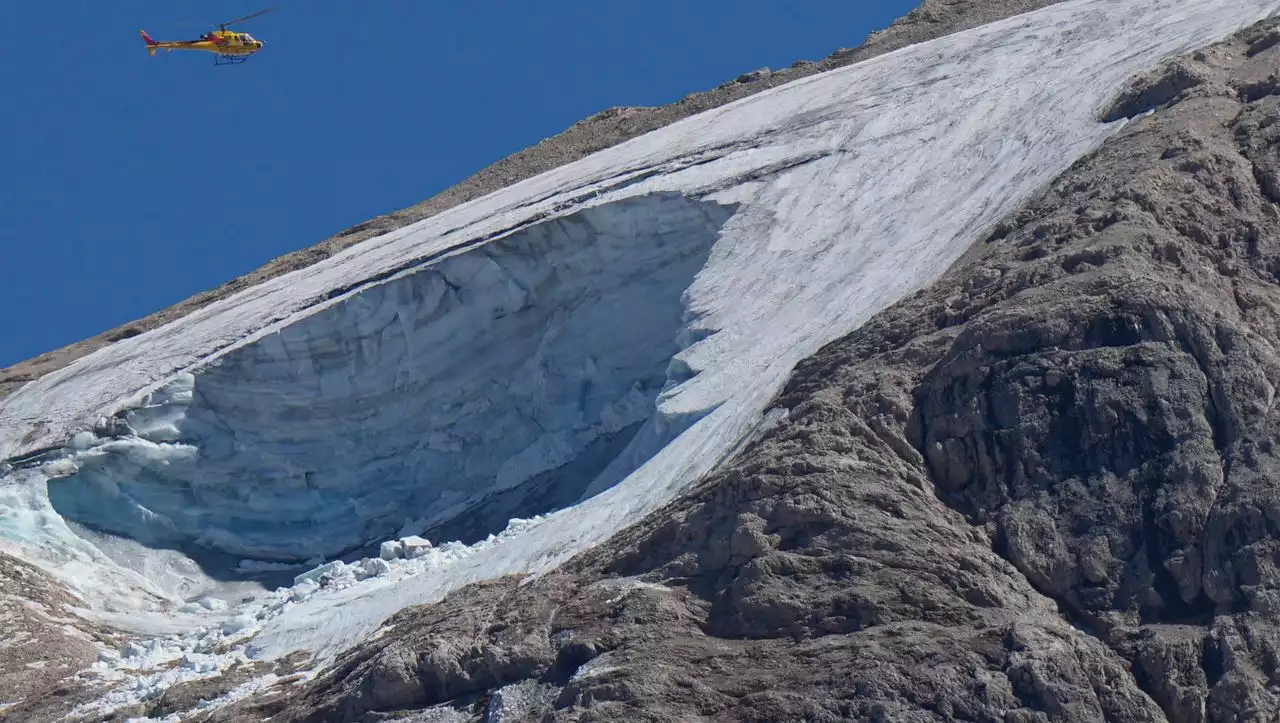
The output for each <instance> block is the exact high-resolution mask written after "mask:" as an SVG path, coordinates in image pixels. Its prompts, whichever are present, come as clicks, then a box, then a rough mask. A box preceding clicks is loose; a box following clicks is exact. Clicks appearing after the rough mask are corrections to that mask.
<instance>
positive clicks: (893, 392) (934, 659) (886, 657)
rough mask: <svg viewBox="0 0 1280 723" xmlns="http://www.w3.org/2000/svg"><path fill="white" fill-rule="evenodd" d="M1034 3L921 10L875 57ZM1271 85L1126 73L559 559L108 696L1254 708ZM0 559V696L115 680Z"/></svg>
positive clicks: (1271, 276) (317, 707) (866, 707)
mask: <svg viewBox="0 0 1280 723" xmlns="http://www.w3.org/2000/svg"><path fill="white" fill-rule="evenodd" d="M1043 4H1048V3H1005V4H1002V3H982V2H976V1H975V2H951V3H931V2H927V3H926V4H925V5H924V6H923V7H922V8H921V9H920V10H918V11H916V12H915V13H913V14H912V15H911V16H908V18H906V19H904V21H900V23H899V24H897V25H895V28H897V30H896V31H891V32H890V33H886V34H885V35H884V36H877V37H873V38H872V40H871V46H872V47H873V48H874V47H876V46H875V43H877V42H880V43H884V45H881V46H879V47H881V48H885V49H887V48H888V47H889V46H890V45H892V43H893V42H910V41H911V39H912V38H916V37H926V36H927V34H928V33H929V32H932V30H928V28H933V29H940V28H960V27H967V26H972V25H977V24H980V23H981V22H985V21H986V20H988V19H993V18H994V17H996V16H997V15H999V14H1000V13H1006V12H1014V11H1020V10H1023V9H1028V8H1029V7H1030V6H1032V5H1043ZM913 32H921V33H924V35H912V33H913ZM940 32H941V30H940ZM895 38H896V40H895ZM867 52H871V51H867ZM837 55H840V54H837ZM854 55H855V54H846V55H844V56H843V58H850V57H853V56H854ZM843 58H840V59H843ZM840 59H837V60H840ZM796 72H809V70H808V69H806V68H800V69H798V70H797V71H796ZM771 78H773V76H769V77H756V78H755V79H754V80H748V81H747V82H744V83H740V84H733V85H731V86H727V87H726V88H721V89H718V90H717V91H716V92H720V93H723V94H732V93H738V92H745V91H749V90H750V89H751V84H752V83H774V82H778V81H777V79H771ZM738 86H746V87H745V88H740V87H738ZM1278 86H1280V27H1277V26H1276V25H1275V24H1263V25H1261V26H1258V27H1254V28H1251V29H1249V30H1248V31H1246V32H1243V33H1241V34H1240V35H1238V36H1237V37H1235V38H1233V39H1232V40H1231V41H1229V42H1227V43H1223V44H1220V45H1217V46H1214V47H1212V48H1207V49H1205V50H1203V51H1200V52H1198V53H1196V54H1193V55H1191V56H1187V57H1185V58H1181V59H1179V60H1178V61H1177V62H1175V63H1171V64H1169V65H1168V66H1167V67H1165V68H1162V69H1161V70H1160V71H1158V72H1156V73H1154V74H1152V75H1151V76H1149V77H1144V78H1141V79H1138V80H1137V81H1135V83H1134V85H1133V87H1132V88H1130V89H1129V90H1128V91H1126V92H1125V93H1123V94H1122V95H1121V97H1120V98H1119V99H1118V100H1117V101H1116V102H1115V103H1114V104H1113V105H1112V106H1111V107H1110V108H1107V109H1105V110H1104V111H1103V113H1102V115H1103V116H1105V117H1108V118H1133V119H1134V120H1133V122H1132V123H1131V124H1130V125H1129V126H1128V127H1127V128H1126V129H1125V130H1124V131H1122V132H1121V133H1120V134H1119V135H1118V136H1116V137H1114V138H1113V139H1112V140H1111V141H1109V142H1108V143H1107V144H1106V145H1105V146H1104V147H1103V148H1102V149H1100V150H1099V151H1098V152H1096V153H1093V154H1091V155H1090V156H1089V157H1087V158H1085V159H1083V160H1082V161H1080V162H1079V163H1077V164H1076V165H1075V166H1074V167H1073V168H1072V169H1071V170H1070V171H1069V172H1068V173H1066V174H1065V175H1064V176H1062V177H1061V178H1059V179H1057V180H1056V181H1055V182H1054V183H1053V184H1052V185H1051V186H1050V187H1049V188H1048V189H1046V190H1045V191H1044V192H1043V193H1041V194H1039V195H1038V196H1037V197H1036V198H1034V199H1033V200H1032V201H1031V202H1029V203H1028V204H1026V206H1025V207H1024V208H1023V209H1021V210H1020V211H1019V212H1018V213H1016V214H1014V215H1012V216H1010V217H1009V218H1007V219H1005V220H1004V221H1003V222H1002V223H1000V224H999V225H998V226H997V227H996V228H995V229H994V230H993V232H992V233H991V234H990V236H989V237H988V238H987V239H986V240H985V241H984V242H983V243H981V244H979V245H978V246H976V247H975V248H973V249H972V250H971V252H970V253H969V255H968V256H967V257H966V258H965V259H964V260H963V261H962V262H961V263H959V264H957V265H956V266H955V267H954V268H953V269H952V271H951V272H950V273H949V274H948V275H947V277H946V278H944V279H942V280H941V281H940V282H939V283H937V284H935V285H933V286H932V287H931V288H930V289H928V290H926V291H923V292H921V293H919V294H916V295H914V296H913V297H911V298H909V299H907V300H905V301H903V302H901V303H899V304H897V305H895V306H894V307H893V308H890V309H888V310H886V311H884V312H883V313H881V314H879V315H877V316H876V317H875V318H874V319H873V320H872V321H871V322H870V323H868V324H866V325H865V326H863V327H862V328H860V329H859V330H858V331H857V332H855V333H853V334H851V335H849V336H848V337H846V338H844V339H841V340H839V341H837V342H835V343H832V344H830V345H828V346H827V347H825V348H824V349H823V350H822V351H821V352H820V353H818V354H817V355H815V356H814V357H812V358H810V359H808V360H806V361H805V362H804V363H802V364H801V365H800V366H799V367H798V368H797V369H796V370H795V372H794V374H793V376H792V379H791V381H790V383H789V384H788V385H787V387H786V389H785V390H784V391H783V392H782V393H781V394H780V395H779V396H778V398H777V399H776V400H775V401H774V403H773V409H772V411H771V414H770V415H769V416H770V418H771V419H777V420H780V421H779V422H778V423H777V424H776V425H775V426H774V427H773V428H772V429H770V430H769V431H767V432H765V433H764V434H763V436H761V437H760V438H758V439H756V440H755V441H753V442H751V443H750V444H749V445H747V446H746V447H745V448H744V449H742V450H741V451H740V452H739V453H738V454H737V455H736V457H735V458H734V459H733V460H732V461H731V462H730V463H729V464H727V465H725V466H724V467H723V468H722V469H720V470H719V471H718V472H716V473H715V474H714V475H712V476H711V477H709V478H707V479H705V480H704V481H702V482H701V483H700V484H699V485H698V487H697V488H696V489H694V490H693V491H691V492H690V493H688V494H686V495H684V496H682V497H681V498H679V499H678V500H676V501H675V502H673V503H671V504H669V505H667V506H666V507H664V508H663V509H661V510H659V511H657V512H655V513H653V514H650V515H648V516H647V517H646V518H645V519H644V520H643V521H642V522H640V523H639V524H637V525H634V526H632V527H631V528H629V529H627V530H625V531H623V532H622V533H620V534H618V535H615V536H614V537H613V538H612V539H610V540H609V541H608V542H606V543H604V544H603V545H601V546H599V547H596V548H595V549H593V550H591V551H589V552H587V553H585V554H582V555H580V556H578V557H577V558H576V559H574V560H573V561H571V562H570V563H568V564H567V565H565V566H563V567H561V568H560V569H558V570H555V571H553V572H550V573H548V574H546V575H544V576H542V577H539V578H536V579H531V578H525V579H521V578H517V577H508V578H503V579H499V580H493V581H488V582H483V583H479V584H476V585H472V586H470V587H466V588H463V589H461V590H459V591H457V592H455V593H453V594H451V595H449V596H448V597H447V598H445V599H444V600H443V601H441V602H439V603H437V604H433V605H426V606H416V607H412V608H407V609H405V610H403V611H401V612H400V613H399V614H397V615H395V616H394V617H393V618H391V619H390V620H389V621H387V624H386V625H384V626H383V627H382V628H381V629H380V630H379V631H378V633H377V634H376V635H375V636H373V637H372V639H370V640H367V641H365V642H363V643H362V644H360V645H358V646H356V647H355V648H353V649H351V650H348V651H346V652H345V653H343V654H342V655H341V656H340V657H339V659H338V660H337V661H336V664H334V665H333V666H330V667H328V668H326V669H323V670H321V671H319V674H318V675H314V676H313V675H312V674H311V673H307V672H305V671H306V669H307V668H308V667H309V666H308V664H307V661H305V660H295V659H286V660H282V661H276V662H275V663H270V664H250V665H245V666H237V667H234V668H232V669H231V670H228V671H226V673H225V674H223V675H221V676H218V677H212V678H208V679H204V680H199V681H195V682H191V683H181V684H178V685H173V686H170V687H169V688H168V689H167V691H165V692H164V693H163V694H162V695H158V696H155V697H152V698H150V699H148V700H146V701H145V702H143V703H140V704H138V705H135V706H131V707H126V708H120V709H118V710H116V711H114V713H112V714H111V719H115V720H124V719H128V718H129V717H131V716H144V715H145V716H154V717H156V718H165V717H166V716H168V718H165V719H168V720H179V719H180V720H221V721H248V720H254V721H257V720H263V719H264V718H267V717H269V716H270V717H272V718H271V719H272V720H315V721H320V720H369V721H374V720H405V721H409V720H413V721H455V720H457V721H464V720H465V721H472V720H484V721H507V720H615V719H621V718H628V719H637V720H697V719H711V720H850V719H852V720H894V721H896V720H920V721H928V720H979V721H988V720H989V721H1034V720H1064V721H1069V720H1115V721H1129V720H1153V721H1159V720H1171V721H1206V720H1213V721H1226V720H1271V719H1274V711H1276V710H1278V709H1280V701H1277V700H1276V698H1277V697H1280V696H1277V694H1276V692H1275V691H1276V690H1277V687H1276V686H1277V685H1280V680H1278V679H1277V678H1278V677H1280V670H1276V662H1275V661H1276V660H1277V659H1278V658H1277V656H1276V647H1275V646H1276V642H1277V639H1276V637H1275V635H1274V632H1273V631H1274V622H1275V619H1276V618H1275V611H1274V610H1272V607H1271V606H1272V604H1273V600H1275V599H1276V598H1275V592H1274V588H1275V585H1276V583H1275V580H1276V576H1275V574H1274V572H1273V568H1274V564H1273V563H1272V560H1273V559H1274V557H1275V555H1274V550H1275V547H1276V542H1275V533H1274V532H1272V529H1273V523H1272V521H1273V520H1275V519H1277V518H1278V512H1280V510H1277V509H1275V504H1274V502H1273V499H1274V498H1275V493H1274V489H1273V485H1274V483H1273V482H1272V481H1271V480H1272V479H1273V475H1272V474H1271V470H1272V467H1273V465H1274V462H1273V460H1272V456H1273V454H1272V441H1271V440H1272V439H1273V438H1274V433H1273V432H1272V431H1271V427H1272V425H1273V424H1274V421H1273V417H1274V415H1273V413H1272V408H1273V406H1274V405H1273V402H1274V400H1273V397H1274V390H1275V384H1276V377H1277V373H1280V369H1277V366H1276V359H1277V358H1276V354H1275V349H1274V341H1273V340H1274V339H1276V338H1277V335H1276V328H1275V325H1276V321H1277V316H1276V313H1275V312H1276V309H1277V306H1276V305H1275V303H1276V301H1277V300H1278V299H1277V298H1276V297H1277V290H1278V289H1280V287H1277V286H1276V281H1277V276H1276V269H1280V213H1277V207H1276V204H1277V203H1280V190H1277V189H1280V153H1278V152H1277V151H1276V148H1277V140H1276V131H1275V130H1274V129H1275V128H1276V127H1277V126H1276V123H1275V122H1276V120H1277V119H1280V104H1278V103H1277V98H1280V94H1278V93H1280V90H1278ZM1152 110H1154V113H1152V114H1151V115H1144V114H1145V113H1147V112H1148V111H1152ZM627 117H628V113H627V112H618V113H616V114H615V115H612V116H606V117H603V118H597V119H595V121H594V122H599V123H607V122H611V120H617V121H618V122H619V123H621V122H623V121H625V120H626V118H627ZM630 117H632V118H643V117H648V116H646V115H645V114H644V113H640V114H636V115H632V116H630ZM575 128H577V126H575ZM572 132H573V131H572V129H571V131H570V132H567V134H566V135H568V133H572ZM558 138H559V137H558ZM553 140H554V139H553ZM583 147H587V146H583ZM486 182H492V183H498V181H497V180H492V181H486ZM477 183H480V182H477ZM482 187H483V184H482V183H481V184H480V185H479V186H477V187H476V189H477V190H476V192H477V193H479V190H478V189H479V188H482ZM458 193H459V194H462V195H461V196H459V198H461V197H463V196H465V194H466V193H469V192H468V191H465V190H460V191H458ZM428 203H430V202H428ZM401 220H404V218H402V219H401ZM410 220H412V219H410ZM389 223H393V224H394V223H398V222H397V221H390V222H389ZM369 228H370V229H372V228H374V227H372V226H371V227H369ZM356 235H358V234H356ZM264 273H271V272H264ZM264 278H265V277H264ZM245 283H248V282H245ZM69 353H78V352H69ZM7 559H8V558H3V557H0V562H3V561H5V560H7ZM0 575H3V576H4V578H3V580H4V581H5V582H4V586H3V590H0V612H4V613H6V614H10V617H9V618H7V619H9V620H11V621H12V620H17V621H18V622H17V623H15V624H16V625H18V626H20V628H21V629H22V631H23V633H22V634H23V635H24V636H25V637H24V638H23V643H22V645H23V647H21V648H19V647H12V648H8V649H7V651H9V652H11V653H12V654H10V655H8V656H7V657H6V656H0V701H5V702H6V703H8V705H7V707H6V708H4V709H3V711H0V713H2V714H3V715H5V716H6V717H7V718H9V719H14V720H53V719H60V718H63V717H72V718H74V717H75V716H67V715H66V714H67V712H68V711H70V710H72V709H73V708H75V707H76V706H77V705H78V704H79V703H81V702H86V701H90V700H92V699H93V697H94V696H96V695H98V694H100V693H101V691H102V690H103V689H105V688H110V686H111V685H112V682H111V681H107V680H99V679H97V678H96V677H95V675H94V674H93V673H89V674H87V675H78V676H71V675H67V673H66V671H69V670H73V669H77V668H84V667H85V666H87V665H88V663H89V662H91V661H92V659H93V656H94V651H95V650H96V649H97V646H96V645H94V644H93V642H94V641H95V640H97V641H102V642H110V641H112V638H113V636H114V635H115V634H114V633H109V632H106V631H103V630H101V629H98V628H93V629H90V628H88V627H87V626H84V625H78V626H77V627H79V630H77V629H76V628H75V627H71V628H68V627H66V626H65V625H64V624H63V623H65V621H66V619H68V618H65V617H64V616H66V615H67V611H68V608H69V607H72V606H74V604H75V601H74V600H73V599H71V597H70V596H69V595H68V594H66V591H64V590H61V589H60V588H59V586H58V585H57V584H56V583H53V581H52V580H50V579H48V578H46V577H45V576H44V575H43V573H40V572H39V571H38V570H36V569H34V568H29V567H23V566H22V565H21V564H15V565H10V566H8V567H0ZM15 589H16V594H15ZM9 611H17V612H16V615H18V617H13V613H11V612H9ZM195 657H196V656H192V658H193V659H194V658H195ZM188 662H189V661H187V660H185V659H184V660H183V661H175V663H174V666H175V667H178V666H181V665H186V664H187V663H188ZM300 671H302V672H300ZM264 676H265V677H264ZM254 681H256V683H255V686H256V687H254V688H253V690H250V691H248V692H245V688H244V686H246V685H249V684H251V683H254ZM232 691H240V693H239V694H240V695H247V696H248V697H246V698H244V699H243V700H240V701H239V702H237V703H232V704H230V705H228V706H225V707H222V708H220V709H217V710H214V711H204V710H203V703H202V701H208V700H212V699H214V698H217V697H219V696H222V695H224V694H226V693H229V692H232ZM80 718H81V719H86V720H97V719H101V718H102V717H101V716H97V717H95V716H94V714H92V713H90V714H85V716H82V717H80Z"/></svg>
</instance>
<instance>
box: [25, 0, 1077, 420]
mask: <svg viewBox="0 0 1280 723" xmlns="http://www.w3.org/2000/svg"><path fill="white" fill-rule="evenodd" d="M1061 1H1062V0H925V1H924V2H923V3H922V4H921V5H920V7H918V8H916V9H915V10H913V11H911V12H910V13H908V14H907V15H905V16H903V17H902V18H899V19H898V20H896V21H894V23H892V24H891V25H890V26H889V27H888V28H885V29H883V30H879V31H874V32H872V33H871V34H869V35H868V37H867V39H866V41H865V42H864V43H863V44H862V45H860V46H858V47H855V48H841V49H838V50H836V51H834V52H833V53H832V54H831V55H830V56H828V57H827V58H824V59H823V60H821V61H818V62H810V61H797V62H796V63H795V64H793V65H792V66H791V67H789V68H786V69H783V70H780V71H777V72H761V71H752V72H748V73H744V74H743V75H741V76H739V77H738V78H737V79H735V80H733V81H729V82H726V83H723V84H721V85H720V86H718V87H716V88H714V89H712V90H708V91H700V92H695V93H691V94H689V95H688V96H686V97H685V98H683V99H681V100H679V101H676V102H675V103H671V104H668V105H665V106H655V107H633V106H621V107H614V108H609V109H606V110H603V111H601V112H599V113H596V114H594V115H592V116H589V117H587V118H585V119H583V120H581V121H578V122H577V123H574V124H573V125H571V126H570V127H569V128H567V129H565V130H564V131H562V132H560V133H558V134H556V135H554V136H551V137H550V138H547V139H544V140H542V141H540V142H538V143H536V144H534V145H532V146H530V147H528V148H525V149H523V150H521V151H517V152H516V153H514V154H512V155H510V156H507V157H505V158H502V159H500V160H498V161H496V162H494V163H492V164H490V165H489V166H486V167H485V168H482V169H481V170H479V171H477V172H476V173H474V174H472V175H471V176H469V177H467V178H465V179H463V180H462V181H460V182H458V183H457V184H455V185H453V186H451V187H449V188H447V189H445V190H443V191H441V192H440V193H437V194H435V195H434V196H432V197H431V198H428V199H426V200H425V201H422V202H421V203H418V204H415V205H413V206H409V207H407V208H404V209H400V210H397V211H393V212H391V213H387V214H383V215H379V216H376V217H374V218H372V219H369V220H366V221H364V222H361V223H358V224H356V225H354V226H351V227H349V228H347V229H345V230H343V231H341V232H339V233H337V234H335V235H334V236H331V237H330V238H328V239H325V240H323V241H320V242H318V243H316V244H313V245H311V246H309V247H305V248H301V249H298V250H296V251H291V252H288V253H286V254H283V255H281V256H279V257H276V258H275V259H272V260H270V261H268V262H266V263H265V264H263V265H262V266H260V267H259V268H258V269H255V270H253V271H251V272H249V273H247V274H244V275H242V276H238V277H236V278H233V279H231V280H229V281H227V282H225V283H224V284H222V285H221V286H219V287H216V288H214V289H209V290H206V291H204V292H200V293H198V294H195V295H193V296H190V297H188V298H187V299H184V300H182V301H179V302H177V303H176V304H173V305H170V306H168V307H166V308H164V309H161V310H159V311H156V312H154V313H152V314H149V315H147V316H145V317H142V318H140V319H136V320H134V321H131V322H127V323H124V324H121V325H120V326H117V327H115V328H113V329H109V330H107V331H104V332H102V333H100V334H96V335H94V336H92V337H89V338H87V339H83V340H81V341H78V342H74V343H72V344H69V345H67V346H63V347H60V348H57V349H52V350H50V351H47V352H44V353H42V354H39V355H37V356H35V357H32V358H31V359H27V360H25V361H21V362H18V363H16V364H13V365H10V366H8V367H4V368H0V400H3V399H4V398H5V397H7V396H9V395H10V394H12V393H13V392H15V391H16V390H17V389H19V388H20V387H21V386H22V385H24V384H26V383H28V382H31V381H34V380H36V379H38V378H40V377H41V376H43V375H45V374H48V373H50V372H54V371H57V370H58V369H61V368H63V367H64V366H66V365H67V364H70V363H71V362H73V361H75V360H77V359H79V358H81V357H83V356H86V355H88V354H91V353H93V352H94V351H97V350H98V349H101V348H103V347H105V346H109V345H110V344H112V343H114V342H116V341H120V340H123V339H128V338H131V337H134V336H137V335H139V334H142V333H145V332H147V331H150V330H152V329H155V328H158V327H160V326H163V325H165V324H168V323H170V322H172V321H176V320H178V319H181V318H182V317H184V316H186V315H187V314H190V313H192V312H194V311H197V310H199V309H201V308H204V307H205V306H207V305H209V304H211V303H213V302H215V301H218V300H219V299H222V298H225V297H227V296H229V295H231V294H234V293H237V292H239V291H243V290H245V289H247V288H251V287H253V286H256V285H257V284H260V283H262V282H263V281H266V280H269V279H272V278H275V277H277V276H280V275H283V274H286V273H289V272H291V271H296V270H298V269H302V268H306V267H307V266H309V265H311V264H313V263H315V262H317V261H320V260H322V259H325V258H328V257H330V256H332V255H334V254H335V253H338V252H340V251H342V250H344V249H346V248H350V247H351V246H354V245H356V244H358V243H361V242H363V241H367V240H369V239H371V238H374V237H376V236H379V235H382V234H385V233H389V232H391V231H394V230H396V229H399V228H402V227H404V226H407V225H409V224H412V223H415V222H417V221H421V220H423V219H426V218H429V217H431V216H434V215H435V214H438V213H440V212H442V211H444V210H447V209H450V208H452V207H454V206H457V205H460V204H463V203H467V202H469V201H472V200H475V199H477V198H479V197H481V196H484V195H485V194H487V193H490V192H492V191H495V190H498V189H500V188H503V187H505V186H508V185H510V184H512V183H516V182H518V181H521V180H525V179H527V178H531V177H533V176H535V175H538V174H539V173H543V172H546V171H549V170H552V169H554V168H557V167H559V166H562V165H564V164H566V163H569V162H572V161H574V160H577V159H580V158H583V157H585V156H588V155H590V154H591V153H594V152H596V151H599V150H602V149H604V148H608V147H610V146H614V145H617V144H618V143H621V142H623V141H626V140H629V139H631V138H635V137H638V136H640V135H643V134H645V133H648V132H650V131H652V130H655V129H657V128H661V127H663V126H665V125H669V124H671V123H673V122H675V121H677V120H680V119H682V118H686V117H689V116H691V115H694V114H696V113H700V112H702V111H705V110H709V109H711V108H715V107H718V106H721V105H724V104H726V103H730V102H732V101H734V100H738V99H740V98H744V97H747V96H749V95H753V94H755V93H758V92H760V91H763V90H767V89H768V88H773V87H776V86H778V85H781V84H783V83H788V82H791V81H793V80H796V79H798V78H802V77H805V76H808V75H812V74H814V73H817V72H822V71H824V70H830V69H833V68H838V67H843V66H846V65H849V64H852V63H855V62H859V61H862V60H866V59H869V58H872V57H875V56H877V55H881V54H884V53H888V52H892V51H894V50H897V49H899V48H901V47H905V46H906V45H910V44H914V43H918V42H922V41H924V40H928V39H932V38H935V37H939V36H941V35H945V34H948V33H952V32H958V31H960V30H965V29H968V28H972V27H976V26H978V25H982V24H985V23H987V22H991V21H992V20H996V19H999V18H1001V17H1007V16H1009V15H1012V14H1015V13H1021V12H1027V11H1029V10H1034V9H1036V8H1039V7H1045V6H1047V5H1052V4H1055V3H1057V2H1061Z"/></svg>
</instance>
